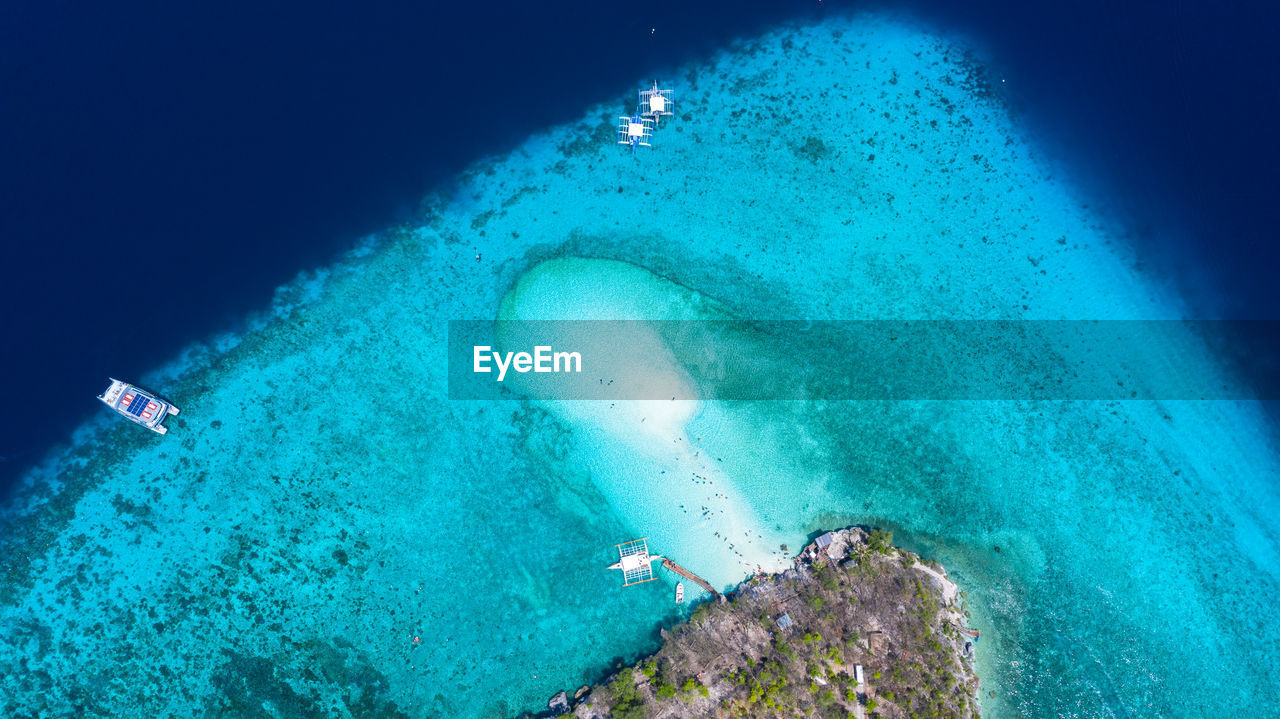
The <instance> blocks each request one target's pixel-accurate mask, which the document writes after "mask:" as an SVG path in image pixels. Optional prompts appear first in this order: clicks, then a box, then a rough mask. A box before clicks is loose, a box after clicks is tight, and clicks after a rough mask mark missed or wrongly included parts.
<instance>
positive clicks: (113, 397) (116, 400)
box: [98, 377, 178, 434]
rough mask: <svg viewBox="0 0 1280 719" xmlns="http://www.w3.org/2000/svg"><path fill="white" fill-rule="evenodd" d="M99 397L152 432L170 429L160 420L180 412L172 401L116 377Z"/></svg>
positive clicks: (161, 432) (162, 431)
mask: <svg viewBox="0 0 1280 719" xmlns="http://www.w3.org/2000/svg"><path fill="white" fill-rule="evenodd" d="M98 399H100V400H102V401H103V402H105V403H106V404H107V406H108V407H110V408H111V409H114V410H115V411H116V412H118V413H120V414H121V415H123V416H124V418H125V419H128V420H130V421H132V422H137V423H138V424H140V425H142V426H143V427H146V428H147V429H149V430H151V431H152V432H159V433H160V434H164V433H165V432H168V431H169V428H168V427H165V426H164V425H162V424H160V422H161V421H163V420H164V418H165V417H168V416H169V415H171V414H177V413H178V408H177V407H174V406H173V404H172V403H170V402H166V401H164V400H162V399H160V398H159V397H157V396H155V395H154V394H151V393H150V392H144V391H143V390H141V389H138V388H137V387H134V386H133V385H131V384H129V383H128V382H121V381H120V380H118V379H115V378H114V377H113V378H111V386H110V387H108V388H107V391H106V392H103V393H102V394H100V395H98Z"/></svg>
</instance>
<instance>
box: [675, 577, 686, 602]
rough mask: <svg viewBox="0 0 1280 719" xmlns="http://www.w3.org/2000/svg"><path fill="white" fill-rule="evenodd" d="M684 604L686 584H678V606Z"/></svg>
mask: <svg viewBox="0 0 1280 719" xmlns="http://www.w3.org/2000/svg"><path fill="white" fill-rule="evenodd" d="M683 603H684V582H676V604H683Z"/></svg>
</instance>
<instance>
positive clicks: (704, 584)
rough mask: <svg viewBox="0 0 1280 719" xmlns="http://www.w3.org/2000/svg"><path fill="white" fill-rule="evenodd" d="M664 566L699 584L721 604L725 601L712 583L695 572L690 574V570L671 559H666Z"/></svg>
mask: <svg viewBox="0 0 1280 719" xmlns="http://www.w3.org/2000/svg"><path fill="white" fill-rule="evenodd" d="M662 566H664V567H666V568H667V569H670V570H671V571H673V572H675V573H676V574H679V575H680V576H682V577H684V578H685V579H688V580H689V581H691V582H693V583H694V584H697V585H698V586H699V587H702V588H703V589H705V590H707V591H708V592H710V593H711V596H713V597H715V598H716V599H717V600H718V601H721V602H723V601H724V597H722V596H720V592H717V591H716V588H715V587H713V586H711V583H710V582H708V581H707V580H705V579H703V578H702V577H699V576H698V575H696V574H694V573H693V572H690V571H689V570H688V569H685V568H684V567H682V566H680V565H679V564H676V563H675V562H673V561H671V560H670V559H665V558H664V559H663V560H662Z"/></svg>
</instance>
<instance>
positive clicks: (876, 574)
mask: <svg viewBox="0 0 1280 719" xmlns="http://www.w3.org/2000/svg"><path fill="white" fill-rule="evenodd" d="M960 599H961V595H960V593H959V592H958V590H957V588H956V586H955V585H954V584H953V583H952V582H951V581H950V580H949V579H947V577H946V574H945V572H944V571H943V570H942V568H941V567H940V566H938V565H937V564H933V563H928V562H924V561H922V560H921V559H920V558H919V557H918V556H916V555H915V554H912V553H910V552H906V551H904V550H901V549H898V548H895V547H894V546H893V545H892V535H890V534H889V533H888V532H883V531H880V530H871V531H868V530H864V529H861V528H851V529H845V530H840V531H837V532H829V533H827V534H824V535H822V536H821V537H819V538H818V539H817V540H816V541H815V542H813V543H811V544H810V545H809V546H807V547H806V548H805V549H804V551H803V552H802V553H801V554H800V556H799V557H797V558H796V563H795V567H793V568H791V569H788V570H787V571H785V572H782V573H780V574H774V575H761V576H757V577H753V578H752V579H750V580H748V581H746V582H744V583H743V584H741V585H740V586H739V587H738V588H737V590H736V591H734V592H733V593H732V594H731V595H730V596H729V597H727V598H726V600H725V601H722V602H713V601H708V602H705V603H702V604H699V605H698V606H697V607H696V608H695V609H694V611H693V612H692V615H691V616H690V618H689V620H688V621H687V622H685V623H684V624H681V625H678V626H676V627H674V628H673V629H671V630H670V631H666V630H664V631H663V639H664V641H663V645H662V647H661V648H660V649H659V650H658V651H657V652H656V653H654V654H653V655H651V656H649V657H647V658H645V659H643V660H641V661H639V662H637V663H636V664H635V665H632V666H620V667H618V668H617V671H616V672H615V673H614V674H613V675H612V676H611V677H608V678H607V679H606V680H605V681H603V682H601V683H600V684H598V685H596V686H592V687H583V688H581V689H579V690H578V691H577V692H576V694H575V696H574V697H573V698H570V697H569V696H568V695H567V694H565V693H561V694H558V695H557V696H556V697H555V698H553V700H552V702H551V704H550V707H551V711H550V716H559V717H563V718H564V719H569V718H570V717H573V718H576V719H594V718H596V717H601V718H603V717H615V718H616V719H641V718H653V717H693V716H706V717H725V718H732V717H840V718H844V717H860V718H862V719H872V718H875V717H883V718H884V719H896V718H898V717H902V718H908V719H916V718H923V717H930V718H934V717H976V716H978V715H979V707H978V702H977V693H978V679H977V676H976V675H975V673H974V670H973V641H974V638H973V636H974V635H976V632H974V631H973V630H971V629H967V628H966V627H965V626H964V618H965V614H964V610H963V608H962V607H961V606H960V604H959V602H960Z"/></svg>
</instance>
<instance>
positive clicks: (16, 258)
mask: <svg viewBox="0 0 1280 719" xmlns="http://www.w3.org/2000/svg"><path fill="white" fill-rule="evenodd" d="M633 6H634V4H632V3H604V2H599V1H598V0H593V1H592V2H580V1H574V2H568V1H566V2H555V3H456V4H451V5H448V6H444V5H440V4H428V3H383V4H379V5H376V6H373V7H365V6H361V7H357V6H355V5H353V4H347V3H331V2H318V3H317V2H311V3H280V2H272V3H266V4H259V5H255V6H252V7H250V6H248V5H242V6H235V5H227V4H216V3H196V4H189V3H188V4H176V5H175V4H173V3H136V2H135V3H113V4H109V5H94V4H90V3H65V2H30V1H27V0H21V1H18V2H10V3H6V4H5V6H4V8H3V9H2V10H0V197H2V198H3V202H2V204H0V248H3V261H2V262H3V268H4V281H3V282H0V336H2V337H3V343H2V344H0V347H3V351H2V353H0V372H2V373H3V376H4V377H5V378H6V380H7V382H8V383H9V386H10V388H11V389H10V393H11V394H12V395H13V396H12V399H11V403H10V408H9V410H8V411H7V412H5V413H4V415H3V419H0V456H2V457H3V460H2V461H0V479H2V480H3V481H4V482H5V483H11V482H12V481H13V480H14V479H15V478H16V477H17V476H18V475H19V474H20V473H21V472H22V471H23V470H24V469H25V468H26V467H28V466H29V465H30V464H32V463H34V462H36V461H38V460H39V459H40V458H41V457H42V456H43V455H44V453H45V452H46V451H47V450H48V449H49V448H50V447H51V446H53V445H55V444H56V443H59V442H63V441H65V440H66V439H67V438H68V437H69V435H70V432H71V431H72V430H73V429H74V428H75V427H76V426H77V425H79V424H80V423H81V422H83V421H84V420H85V419H87V418H89V417H91V416H93V415H94V414H95V413H99V412H101V411H102V408H101V407H100V406H99V404H98V403H97V402H96V401H95V400H94V395H96V394H97V393H98V392H100V391H101V390H102V389H103V387H104V386H105V384H104V383H105V382H106V378H107V376H109V375H113V376H117V377H120V378H124V379H131V378H132V379H136V378H138V377H140V376H141V375H143V374H144V373H146V372H148V371H150V370H153V369H155V368H156V367H157V366H159V365H162V364H164V363H165V362H167V361H169V360H171V359H172V358H173V357H174V356H175V355H176V354H177V353H178V351H179V350H180V349H181V348H182V347H184V346H185V345H187V344H189V343H190V342H192V341H194V340H198V339H201V338H207V337H209V336H210V335H212V334H214V333H217V332H223V331H228V330H234V329H236V326H237V322H240V321H242V318H244V317H245V316H246V315H247V314H249V313H251V312H252V311H254V310H257V309H260V308H263V307H265V306H266V305H267V304H268V303H269V301H270V298H271V295H272V291H273V290H274V289H275V288H276V287H277V286H278V285H280V284H281V283H283V282H286V281H288V280H290V279H291V278H293V277H294V276H295V275H296V274H297V273H298V272H299V271H300V270H303V269H305V268H310V267H316V266H320V265H323V264H326V263H327V262H328V261H329V260H331V259H332V258H333V257H334V256H335V255H336V254H337V253H340V252H342V251H343V250H345V249H347V248H349V247H350V246H351V245H352V244H353V243H354V241H355V240H356V239H357V238H358V237H360V236H362V235H365V234H367V233H370V232H374V231H377V230H379V229H381V228H383V227H386V226H388V225H391V224H394V223H396V222H397V221H399V220H403V219H408V218H411V217H413V216H414V214H415V212H416V211H417V203H418V200H419V199H420V198H421V197H422V196H423V195H424V194H425V193H426V192H427V191H429V190H430V189H432V188H433V187H435V186H438V185H440V184H441V183H444V182H447V181H448V179H449V178H450V177H451V176H452V175H453V174H454V173H456V172H458V171H460V170H462V169H463V168H464V167H465V166H466V165H467V164H468V163H470V162H471V161H473V160H475V159H476V158H478V157H480V156H483V155H486V154H491V153H499V152H505V151H507V150H509V149H511V148H512V147H514V146H515V145H516V144H517V143H518V142H519V141H520V140H521V139H522V138H524V137H525V136H526V135H528V134H529V133H530V132H531V131H533V130H536V129H539V128H542V127H545V126H548V125H551V124H553V123H559V122H564V121H568V120H571V119H573V118H574V117H576V115H577V113H579V112H580V111H581V108H582V107H583V106H584V105H585V104H587V103H591V102H599V101H604V100H608V99H609V98H611V97H617V98H618V100H619V104H620V106H621V103H622V102H623V101H625V100H627V99H629V98H631V97H632V94H633V93H634V87H633V85H634V81H635V78H636V77H638V76H641V75H644V74H645V73H648V72H651V71H652V69H653V68H654V67H664V66H675V65H677V64H678V63H681V62H683V61H687V60H690V59H694V58H697V57H700V56H702V55H706V54H709V53H711V52H712V51H713V50H714V49H715V48H717V47H720V46H722V45H724V44H725V43H726V42H727V41H728V40H730V39H732V38H734V37H737V36H741V35H746V34H750V33H752V32H755V31H758V30H761V29H764V28H767V27H769V26H771V25H774V24H776V23H779V22H783V21H786V20H788V19H804V18H812V17H815V16H820V15H822V14H825V13H839V12H845V11H848V10H856V9H861V8H865V7H870V6H868V5H862V4H856V3H842V2H836V1H835V0H826V1H825V2H816V0H801V1H796V2H777V1H774V2H759V1H756V2H750V1H743V2H734V3H696V2H694V3H691V2H652V3H646V4H644V9H643V10H642V11H640V12H638V13H636V12H632V10H631V8H632V7H633ZM888 6H890V7H895V8H898V9H900V10H901V11H902V12H903V13H909V14H911V15H914V16H916V17H919V18H923V19H925V20H926V21H927V22H929V23H931V24H933V25H936V26H937V27H939V28H942V29H944V30H951V31H958V32H960V33H962V34H964V35H967V36H968V37H970V38H971V39H972V40H973V41H974V42H975V43H976V44H977V45H979V46H981V47H983V48H985V50H986V54H987V55H988V56H989V57H991V58H992V59H993V61H995V62H996V63H998V65H999V67H998V68H996V69H995V70H996V71H997V72H999V73H1000V75H1001V76H1002V77H1004V78H1005V79H1006V81H1007V82H1006V83H1005V85H1006V87H1007V89H1006V92H1007V96H1008V100H1009V102H1010V105H1011V106H1012V107H1013V108H1014V111H1015V112H1017V113H1020V114H1022V115H1024V116H1025V117H1026V118H1028V119H1029V120H1030V121H1031V123H1030V124H1031V125H1032V126H1033V127H1034V128H1036V130H1037V132H1038V133H1039V134H1040V135H1041V136H1042V139H1043V141H1044V143H1045V144H1046V145H1047V146H1048V147H1050V148H1051V152H1056V153H1057V154H1058V155H1059V156H1060V157H1061V158H1064V159H1068V160H1070V162H1071V165H1072V166H1073V167H1074V168H1075V170H1076V172H1077V173H1078V176H1079V177H1080V178H1083V179H1085V180H1086V181H1087V182H1086V184H1087V186H1088V187H1089V189H1090V190H1091V191H1093V192H1095V193H1097V195H1098V196H1100V197H1107V198H1111V199H1113V200H1114V201H1115V205H1116V206H1118V207H1123V208H1124V210H1125V211H1126V212H1127V213H1130V214H1131V218H1130V219H1131V221H1132V223H1131V225H1130V226H1131V227H1133V228H1134V230H1135V233H1136V236H1135V237H1134V238H1133V239H1134V241H1135V243H1136V244H1137V246H1138V247H1139V249H1140V253H1141V255H1142V257H1143V263H1144V264H1148V265H1149V266H1151V267H1153V268H1156V269H1157V271H1159V272H1161V273H1165V274H1167V275H1169V276H1170V277H1171V278H1172V279H1174V280H1175V281H1176V282H1178V283H1179V284H1180V285H1182V286H1183V287H1184V288H1185V290H1186V293H1187V295H1188V297H1189V299H1190V301H1191V303H1192V306H1193V307H1194V308H1195V310H1196V311H1197V312H1198V313H1199V316H1202V317H1229V318H1275V317H1276V315H1277V312H1276V309H1275V308H1276V305H1277V303H1276V299H1277V297H1278V296H1280V291H1278V290H1277V284H1278V283H1277V282H1276V281H1275V278H1274V275H1275V271H1276V268H1277V267H1280V263H1278V262H1277V250H1276V249H1275V247H1274V242H1273V241H1274V240H1275V238H1276V237H1277V232H1276V227H1277V223H1278V222H1280V202H1277V201H1276V200H1277V198H1280V171H1278V170H1277V168H1280V141H1277V134H1276V126H1277V125H1276V118H1277V111H1280V84H1278V83H1277V81H1276V78H1277V77H1280V59H1278V58H1277V53H1276V51H1275V49H1274V42H1273V41H1274V38H1275V37H1276V36H1277V34H1278V30H1280V8H1278V7H1277V6H1275V5H1274V4H1271V3H1257V4H1251V5H1246V4H1223V3H1215V2H1199V3H1147V2H1143V3H1113V2H1101V1H1100V0H1087V1H1086V2H1082V3H1034V2H1032V3H1028V2H1012V1H1011V0H987V1H985V2H971V3H963V4H957V3H949V2H936V1H929V0H918V1H916V2H904V3H897V4H888ZM877 7H883V5H881V6H877ZM603 121H605V119H604V118H602V122H603Z"/></svg>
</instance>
